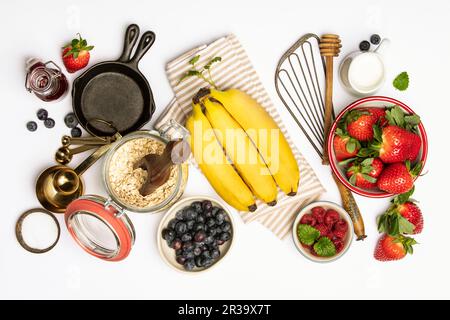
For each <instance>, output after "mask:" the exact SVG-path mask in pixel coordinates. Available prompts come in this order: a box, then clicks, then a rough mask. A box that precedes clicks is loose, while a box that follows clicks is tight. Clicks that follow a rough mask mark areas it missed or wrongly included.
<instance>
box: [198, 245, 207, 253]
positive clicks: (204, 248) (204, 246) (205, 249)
mask: <svg viewBox="0 0 450 320" xmlns="http://www.w3.org/2000/svg"><path fill="white" fill-rule="evenodd" d="M200 249H202V252H205V251H208V246H207V245H205V244H203V245H202V246H201V247H200Z"/></svg>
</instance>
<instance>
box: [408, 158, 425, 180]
mask: <svg viewBox="0 0 450 320" xmlns="http://www.w3.org/2000/svg"><path fill="white" fill-rule="evenodd" d="M409 166H411V165H409ZM422 166H423V163H422V162H421V161H420V162H418V163H417V164H416V165H415V166H414V167H413V168H412V169H411V170H410V171H409V167H408V166H407V167H408V171H409V173H410V174H411V175H412V176H413V177H417V176H418V175H419V174H420V171H422Z"/></svg>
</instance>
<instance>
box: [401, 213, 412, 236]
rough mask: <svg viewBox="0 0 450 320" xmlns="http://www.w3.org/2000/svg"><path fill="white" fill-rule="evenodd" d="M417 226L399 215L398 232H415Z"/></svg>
mask: <svg viewBox="0 0 450 320" xmlns="http://www.w3.org/2000/svg"><path fill="white" fill-rule="evenodd" d="M414 228H415V226H414V225H413V224H412V223H411V222H409V221H408V220H407V219H406V218H404V217H402V216H401V215H398V233H403V234H413V232H414Z"/></svg>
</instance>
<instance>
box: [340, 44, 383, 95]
mask: <svg viewBox="0 0 450 320" xmlns="http://www.w3.org/2000/svg"><path fill="white" fill-rule="evenodd" d="M348 81H349V83H350V85H351V86H352V87H353V89H354V90H356V91H358V92H360V93H369V92H373V91H375V90H377V89H378V88H379V87H380V85H381V84H382V83H383V82H384V64H383V61H381V59H380V57H379V55H378V54H377V53H374V52H366V53H363V54H360V55H358V56H357V57H355V58H354V59H353V60H352V63H351V64H350V67H349V70H348Z"/></svg>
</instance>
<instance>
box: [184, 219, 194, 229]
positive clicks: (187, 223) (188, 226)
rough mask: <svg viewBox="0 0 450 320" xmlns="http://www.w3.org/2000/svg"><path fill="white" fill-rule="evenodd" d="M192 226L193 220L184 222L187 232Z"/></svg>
mask: <svg viewBox="0 0 450 320" xmlns="http://www.w3.org/2000/svg"><path fill="white" fill-rule="evenodd" d="M194 225H195V221H194V220H191V221H188V222H186V226H187V228H188V230H192V228H194Z"/></svg>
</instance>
